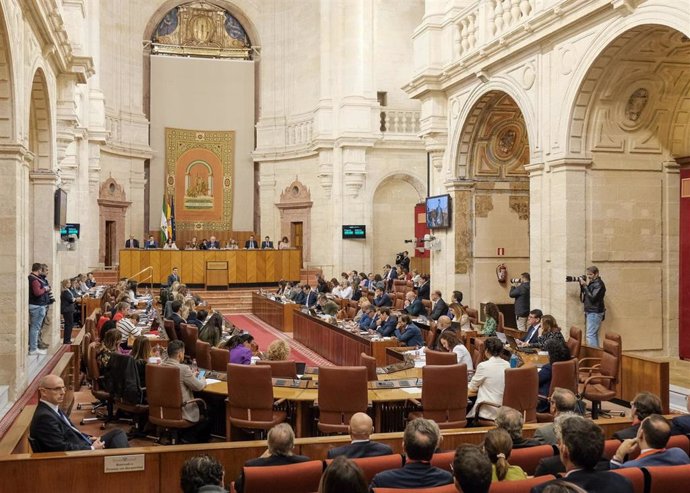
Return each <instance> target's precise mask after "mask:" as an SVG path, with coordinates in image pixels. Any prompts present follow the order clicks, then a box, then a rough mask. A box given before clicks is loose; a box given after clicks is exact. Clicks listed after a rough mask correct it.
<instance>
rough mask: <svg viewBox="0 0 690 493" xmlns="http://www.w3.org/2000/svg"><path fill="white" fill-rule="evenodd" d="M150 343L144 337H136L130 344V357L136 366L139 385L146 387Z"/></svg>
mask: <svg viewBox="0 0 690 493" xmlns="http://www.w3.org/2000/svg"><path fill="white" fill-rule="evenodd" d="M152 354H153V353H152V351H151V341H149V338H148V337H146V336H138V337H137V338H136V339H134V344H132V352H131V353H130V356H131V357H132V358H134V363H135V364H136V365H137V372H138V373H139V384H140V385H141V386H142V387H146V364H147V363H148V361H149V358H150V357H151V356H152Z"/></svg>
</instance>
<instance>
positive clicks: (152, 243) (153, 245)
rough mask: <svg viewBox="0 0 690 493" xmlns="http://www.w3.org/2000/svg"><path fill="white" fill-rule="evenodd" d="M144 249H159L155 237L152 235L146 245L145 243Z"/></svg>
mask: <svg viewBox="0 0 690 493" xmlns="http://www.w3.org/2000/svg"><path fill="white" fill-rule="evenodd" d="M144 248H146V249H149V248H158V242H157V241H156V240H154V239H153V235H150V236H149V239H148V240H146V243H144Z"/></svg>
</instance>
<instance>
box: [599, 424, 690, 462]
mask: <svg viewBox="0 0 690 493" xmlns="http://www.w3.org/2000/svg"><path fill="white" fill-rule="evenodd" d="M670 436H671V424H670V423H669V422H668V420H667V419H666V418H664V417H663V416H660V415H658V414H652V415H650V416H647V417H646V418H645V419H643V420H642V423H640V428H639V429H638V430H637V437H636V438H629V439H627V440H624V441H623V443H621V444H620V446H619V447H618V450H616V453H615V454H614V455H613V459H611V469H621V468H625V467H650V466H680V465H683V464H690V458H688V454H686V453H685V451H684V450H683V449H680V448H677V447H673V448H670V449H667V448H666V444H667V443H668V439H669V438H670ZM637 450H639V452H640V455H638V456H637V458H636V459H633V460H629V461H625V458H626V456H628V454H630V453H631V452H634V451H637Z"/></svg>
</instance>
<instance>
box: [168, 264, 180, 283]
mask: <svg viewBox="0 0 690 493" xmlns="http://www.w3.org/2000/svg"><path fill="white" fill-rule="evenodd" d="M176 282H180V274H179V273H178V271H177V267H173V268H172V272H171V273H170V275H169V276H168V286H172V285H173V283H176Z"/></svg>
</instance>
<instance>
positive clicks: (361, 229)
mask: <svg viewBox="0 0 690 493" xmlns="http://www.w3.org/2000/svg"><path fill="white" fill-rule="evenodd" d="M366 237H367V227H366V226H365V225H364V224H349V225H343V240H363V239H364V238H366Z"/></svg>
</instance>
